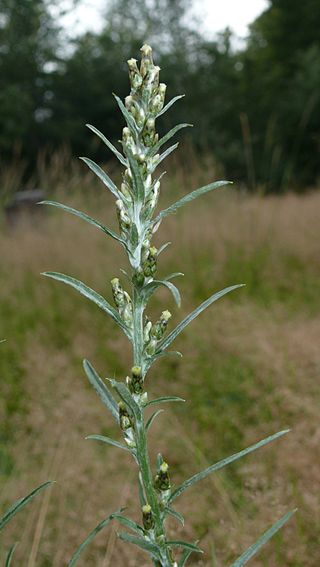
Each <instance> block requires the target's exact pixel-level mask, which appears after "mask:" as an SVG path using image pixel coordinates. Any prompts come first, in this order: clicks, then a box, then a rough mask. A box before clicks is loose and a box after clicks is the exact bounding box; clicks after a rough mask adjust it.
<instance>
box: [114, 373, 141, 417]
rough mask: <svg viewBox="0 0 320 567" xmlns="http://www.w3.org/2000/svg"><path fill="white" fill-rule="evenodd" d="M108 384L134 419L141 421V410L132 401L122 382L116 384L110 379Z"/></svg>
mask: <svg viewBox="0 0 320 567" xmlns="http://www.w3.org/2000/svg"><path fill="white" fill-rule="evenodd" d="M110 383H111V385H112V386H113V388H114V389H115V390H116V392H117V393H118V394H119V396H120V398H121V399H122V401H123V402H124V403H125V404H126V406H127V407H128V408H129V409H130V410H131V412H132V413H133V415H134V416H135V418H136V419H139V420H140V419H141V409H140V408H139V406H138V404H137V402H136V401H135V400H134V399H133V397H132V395H131V393H130V391H129V390H128V388H127V386H126V385H125V384H123V382H117V381H116V380H113V379H110Z"/></svg>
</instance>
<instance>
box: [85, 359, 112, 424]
mask: <svg viewBox="0 0 320 567" xmlns="http://www.w3.org/2000/svg"><path fill="white" fill-rule="evenodd" d="M83 368H84V371H85V373H86V375H87V378H88V380H89V382H90V384H91V386H93V388H94V389H95V391H96V392H97V394H98V396H99V398H100V399H101V400H102V402H103V403H104V405H105V406H107V408H108V410H109V411H110V412H111V414H112V415H113V417H114V418H115V420H116V421H117V422H119V410H118V404H117V402H116V400H115V399H114V397H113V395H112V394H111V392H109V390H108V388H107V386H106V384H105V383H104V382H103V380H102V379H101V378H100V376H99V374H98V373H97V371H96V370H95V369H94V368H93V366H92V364H90V362H89V360H86V359H84V361H83Z"/></svg>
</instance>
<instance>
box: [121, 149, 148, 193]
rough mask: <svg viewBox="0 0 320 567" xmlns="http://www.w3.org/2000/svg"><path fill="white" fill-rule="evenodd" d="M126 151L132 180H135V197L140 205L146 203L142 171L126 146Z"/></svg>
mask: <svg viewBox="0 0 320 567" xmlns="http://www.w3.org/2000/svg"><path fill="white" fill-rule="evenodd" d="M124 151H125V153H126V156H127V158H128V162H129V165H130V170H131V173H132V180H133V188H134V192H135V196H136V198H137V201H138V202H139V203H143V201H144V181H143V178H142V175H141V171H140V168H139V164H138V162H137V160H136V159H135V158H134V156H133V154H132V152H131V151H130V149H129V148H128V147H127V146H125V145H124Z"/></svg>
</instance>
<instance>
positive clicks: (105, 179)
mask: <svg viewBox="0 0 320 567" xmlns="http://www.w3.org/2000/svg"><path fill="white" fill-rule="evenodd" d="M79 159H81V160H82V161H84V163H85V164H87V166H88V167H90V169H91V171H93V173H95V174H96V176H97V177H99V179H101V181H102V183H104V185H105V186H106V187H108V189H109V191H111V193H112V194H113V195H114V196H115V197H116V198H117V199H121V198H122V197H121V195H120V193H119V191H118V189H117V186H116V185H115V184H114V183H113V181H112V180H111V179H110V177H109V175H107V173H106V172H105V171H103V169H102V168H101V167H100V166H99V165H98V164H97V163H95V162H94V161H92V159H89V158H86V157H80V158H79Z"/></svg>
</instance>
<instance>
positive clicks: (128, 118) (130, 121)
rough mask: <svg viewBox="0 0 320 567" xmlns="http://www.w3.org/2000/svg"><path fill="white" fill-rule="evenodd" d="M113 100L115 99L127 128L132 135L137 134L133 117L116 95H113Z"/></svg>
mask: <svg viewBox="0 0 320 567" xmlns="http://www.w3.org/2000/svg"><path fill="white" fill-rule="evenodd" d="M113 96H114V98H115V99H116V101H117V103H118V105H119V108H120V110H121V112H122V114H123V116H124V118H125V120H126V122H127V125H128V126H129V128H130V130H131V131H132V133H134V134H137V133H138V132H139V130H138V128H137V126H136V123H135V121H134V119H133V117H132V116H131V114H130V113H129V112H128V110H127V109H126V107H125V105H124V104H123V102H122V100H121V98H119V97H118V96H117V95H116V94H114V93H113Z"/></svg>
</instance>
